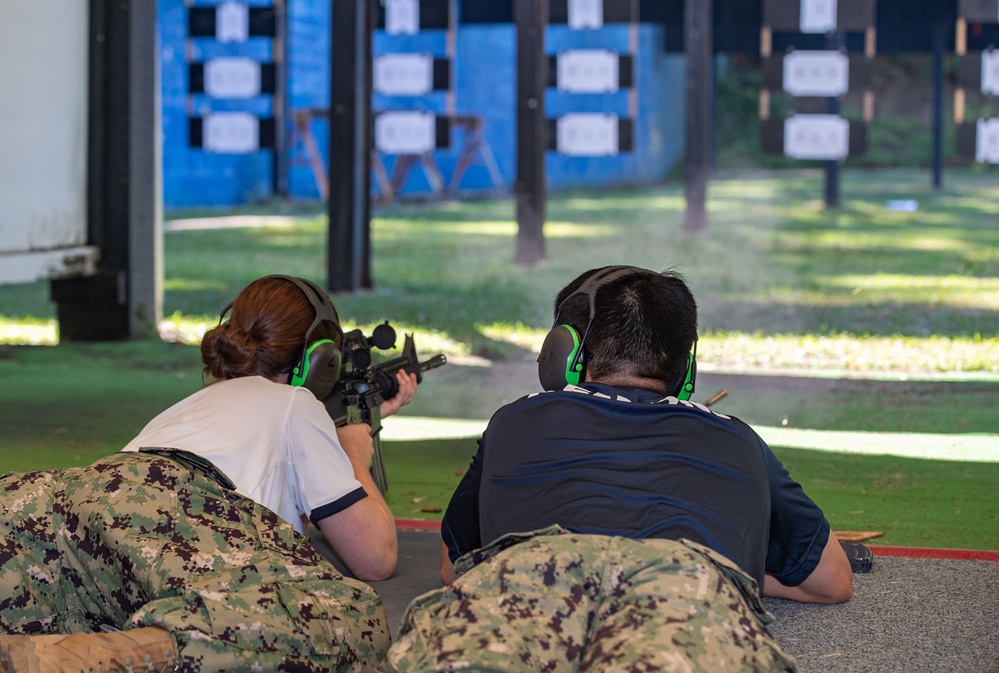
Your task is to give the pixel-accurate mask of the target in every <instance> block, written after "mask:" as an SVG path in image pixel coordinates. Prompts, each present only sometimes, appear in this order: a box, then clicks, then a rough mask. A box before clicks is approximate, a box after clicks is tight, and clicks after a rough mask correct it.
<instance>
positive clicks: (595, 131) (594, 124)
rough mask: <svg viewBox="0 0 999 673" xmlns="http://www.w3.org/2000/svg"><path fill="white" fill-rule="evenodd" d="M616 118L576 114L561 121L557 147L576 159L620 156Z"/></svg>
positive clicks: (586, 113) (562, 118) (606, 115)
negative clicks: (618, 154)
mask: <svg viewBox="0 0 999 673" xmlns="http://www.w3.org/2000/svg"><path fill="white" fill-rule="evenodd" d="M617 130H618V117H617V115H610V114H601V113H595V112H576V113H572V114H567V115H564V116H562V117H559V118H558V121H557V122H556V125H555V134H556V139H555V147H556V149H557V150H558V151H559V152H560V153H562V154H567V155H569V156H577V157H599V156H612V155H615V154H617V153H618V132H617Z"/></svg>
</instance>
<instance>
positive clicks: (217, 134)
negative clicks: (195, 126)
mask: <svg viewBox="0 0 999 673" xmlns="http://www.w3.org/2000/svg"><path fill="white" fill-rule="evenodd" d="M201 133H202V136H201V147H202V148H203V149H204V150H205V151H206V152H218V153H226V154H247V153H249V152H256V151H257V150H258V149H260V121H259V120H258V119H257V118H256V117H255V116H253V115H252V114H250V113H249V112H216V113H214V114H210V115H208V116H207V117H205V118H204V119H203V120H202V122H201Z"/></svg>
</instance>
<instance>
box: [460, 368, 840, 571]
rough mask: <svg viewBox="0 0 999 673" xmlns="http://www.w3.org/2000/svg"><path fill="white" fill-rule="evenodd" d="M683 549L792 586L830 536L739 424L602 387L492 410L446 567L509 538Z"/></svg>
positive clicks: (700, 409)
mask: <svg viewBox="0 0 999 673" xmlns="http://www.w3.org/2000/svg"><path fill="white" fill-rule="evenodd" d="M551 524H559V525H561V526H563V527H564V528H566V529H568V530H570V531H573V532H577V533H592V534H602V535H621V536H625V537H630V538H668V539H680V538H688V539H691V540H694V541H696V542H700V543H702V544H704V545H706V546H708V547H710V548H712V549H714V550H715V551H717V552H719V553H721V554H723V555H725V556H726V557H728V558H729V559H731V560H733V561H735V562H736V563H738V564H739V566H740V567H742V568H743V569H744V570H745V571H746V572H747V573H749V574H750V575H752V576H753V577H755V578H756V580H757V581H758V582H760V583H761V586H762V582H763V574H764V571H766V572H770V573H772V574H774V575H775V576H776V577H777V578H778V579H779V580H781V581H782V582H784V583H785V584H791V585H793V584H798V583H800V582H801V581H802V580H804V579H805V578H806V577H807V576H808V575H809V574H810V573H811V572H812V570H813V569H814V568H815V566H816V565H817V564H818V562H819V558H820V557H821V555H822V549H823V548H824V546H825V543H826V539H827V537H828V535H829V524H828V522H827V521H826V519H825V517H824V515H823V514H822V511H821V510H820V509H819V508H818V506H816V505H815V503H814V502H813V501H812V500H811V499H810V498H808V496H806V495H805V493H804V491H803V490H802V489H801V486H800V485H799V484H798V483H797V482H795V481H794V480H793V479H791V477H790V475H788V473H787V470H785V469H784V466H783V465H781V463H780V461H779V460H778V459H777V457H776V456H775V455H774V454H773V452H772V451H771V450H770V448H769V447H768V446H767V445H766V443H765V442H764V441H763V440H762V439H761V438H760V437H759V435H757V434H756V433H755V432H754V431H753V430H752V429H751V428H750V427H749V426H748V425H746V424H745V423H743V422H742V421H740V420H739V419H737V418H734V417H731V416H725V415H723V414H719V413H716V412H713V411H711V410H709V409H707V408H706V407H704V406H703V405H698V404H695V403H692V402H681V401H678V400H677V399H676V398H674V397H667V398H663V397H662V396H660V395H657V394H656V393H653V392H649V391H645V390H640V389H634V388H629V389H622V388H614V387H611V386H606V385H603V384H586V385H585V386H584V387H569V388H567V389H566V390H564V391H554V392H545V393H537V394H534V395H529V396H527V397H524V398H521V399H520V400H517V401H516V402H513V403H511V404H508V405H506V406H504V407H502V408H501V409H500V410H499V411H497V412H496V414H494V415H493V417H492V419H491V420H490V421H489V425H488V426H487V428H486V431H485V433H484V434H483V436H482V437H481V438H480V439H479V450H478V452H477V453H476V454H475V456H474V458H473V459H472V464H471V466H470V467H469V469H468V471H467V472H466V473H465V475H464V476H463V478H462V480H461V482H460V483H459V485H458V488H457V489H456V490H455V492H454V495H453V496H452V498H451V502H450V503H449V505H448V508H447V512H446V513H445V515H444V520H443V521H442V524H441V534H442V536H443V539H444V542H445V543H446V544H447V547H448V551H449V555H450V557H451V559H452V560H454V559H456V558H457V557H458V556H460V555H461V554H464V553H466V552H468V551H471V550H472V549H475V548H477V547H480V546H482V545H484V544H488V543H489V542H491V541H493V540H495V539H496V538H497V537H499V536H501V535H503V534H505V533H510V532H523V531H530V530H536V529H539V528H543V527H545V526H548V525H551Z"/></svg>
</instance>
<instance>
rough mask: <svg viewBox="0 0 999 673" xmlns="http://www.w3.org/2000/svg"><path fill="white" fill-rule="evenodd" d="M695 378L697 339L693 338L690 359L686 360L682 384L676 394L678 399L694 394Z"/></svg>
mask: <svg viewBox="0 0 999 673" xmlns="http://www.w3.org/2000/svg"><path fill="white" fill-rule="evenodd" d="M695 378H697V340H696V339H695V340H694V349H693V350H692V351H690V359H689V360H687V371H686V373H684V375H683V385H681V386H680V392H678V393H677V394H676V399H678V400H689V399H690V396H691V395H693V394H694V379H695Z"/></svg>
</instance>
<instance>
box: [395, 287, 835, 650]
mask: <svg viewBox="0 0 999 673" xmlns="http://www.w3.org/2000/svg"><path fill="white" fill-rule="evenodd" d="M696 342H697V305H696V302H695V300H694V297H693V296H692V294H691V293H690V290H689V289H688V288H687V285H686V284H685V282H684V280H683V278H682V277H681V276H680V275H679V274H678V273H675V272H672V271H666V272H662V273H657V272H654V271H650V270H646V269H640V268H636V267H604V268H600V269H594V270H590V271H587V272H585V273H583V274H581V275H580V276H579V277H578V278H576V279H575V280H573V281H572V282H571V283H569V285H567V286H566V287H565V288H564V289H563V290H562V291H561V292H560V293H559V295H558V297H557V298H556V300H555V321H554V324H553V326H552V330H551V331H550V332H549V334H548V336H547V337H546V339H545V342H544V344H543V346H542V349H541V354H540V356H539V358H538V371H539V377H540V379H541V383H542V387H543V388H544V392H540V393H535V394H532V395H528V396H526V397H524V398H521V399H519V400H517V401H515V402H513V403H511V404H508V405H506V406H504V407H503V408H501V409H500V410H499V411H497V412H496V414H495V415H494V416H493V417H492V419H491V420H490V421H489V424H488V426H487V428H486V431H485V433H484V434H483V436H482V437H481V439H480V440H479V447H478V452H477V453H476V454H475V456H474V458H473V460H472V463H471V466H470V467H469V469H468V471H467V472H466V473H465V475H464V476H463V478H462V480H461V482H460V484H459V485H458V488H457V489H456V491H455V493H454V494H453V496H452V498H451V502H450V503H449V505H448V508H447V512H446V514H445V516H444V519H443V521H442V525H441V533H442V538H443V547H442V554H441V579H442V581H443V583H444V584H445V585H450V584H451V583H452V582H454V591H453V592H451V593H449V589H448V588H446V589H444V590H442V592H443V593H442V594H441V597H440V599H439V600H430V601H428V603H427V604H426V605H424V606H423V609H421V610H411V611H410V615H409V617H408V620H407V623H406V624H404V626H403V634H402V635H403V638H402V639H401V640H400V643H399V644H398V645H397V646H395V647H394V648H393V650H394V654H393V653H390V659H391V660H393V661H394V662H396V665H397V666H399V665H400V663H402V664H407V666H405V667H402V666H400V667H399V670H436V669H434V668H433V666H430V667H429V668H428V667H426V666H424V667H420V666H415V667H414V666H409V664H411V663H412V661H413V660H414V659H420V660H421V661H436V662H438V663H439V662H440V661H442V660H449V661H450V659H451V658H454V657H457V659H455V661H458V660H460V661H473V662H477V663H480V664H482V665H488V666H496V665H499V666H501V667H500V668H499V669H497V670H521V669H520V668H517V667H516V666H509V665H508V664H507V662H509V660H510V659H511V658H520V659H521V660H526V658H531V660H530V664H527V663H524V664H523V670H531V669H530V666H541V667H542V668H543V669H544V670H549V669H551V670H558V667H559V665H560V663H559V662H556V661H554V660H552V659H550V658H545V659H541V660H539V659H537V658H536V657H537V656H538V655H537V653H536V651H537V649H538V645H539V644H538V640H537V639H538V637H539V635H538V634H539V633H548V632H549V631H552V632H553V633H555V634H559V635H558V638H557V639H556V640H555V641H553V642H548V641H545V642H543V643H541V645H540V647H541V650H543V651H544V652H546V653H549V654H551V653H556V654H555V655H552V656H555V658H556V659H559V661H560V662H561V661H562V660H565V661H566V662H569V664H570V665H572V666H575V665H576V664H578V663H580V662H577V661H574V659H573V657H574V656H575V654H576V648H577V647H579V648H581V650H580V652H585V653H588V654H580V655H579V656H581V657H584V658H585V657H586V656H592V657H595V658H594V659H593V660H592V661H589V660H587V661H582V668H587V666H589V667H590V668H592V670H604V669H609V668H613V667H614V666H616V665H619V664H620V663H621V660H622V658H623V660H624V661H625V663H626V664H627V665H628V666H630V667H631V668H629V670H631V669H634V670H667V669H668V670H672V669H669V668H668V666H667V663H668V662H667V661H666V660H667V659H669V658H670V657H673V656H683V657H685V658H686V659H685V661H686V664H684V666H687V665H689V666H691V667H693V670H700V669H704V670H728V669H727V668H726V667H725V666H724V665H722V664H720V663H719V662H720V661H730V662H731V663H732V666H733V668H734V669H735V670H794V669H793V667H794V664H793V661H792V660H791V659H790V657H787V655H786V654H784V653H783V652H782V651H780V649H779V646H778V645H777V644H776V642H775V641H773V639H772V637H771V636H770V635H769V632H768V631H767V630H766V627H765V624H766V623H767V620H768V618H769V616H768V615H766V613H765V611H763V610H762V608H761V607H760V604H759V596H760V594H761V593H762V595H765V596H772V597H778V598H787V599H793V600H799V601H808V602H818V603H838V602H843V601H846V600H848V599H849V597H850V596H851V594H852V571H851V568H850V564H849V561H848V559H847V558H846V555H845V554H844V552H843V549H842V547H841V546H840V544H839V542H838V541H837V540H836V538H835V536H834V535H833V534H832V533H831V531H830V527H829V524H828V522H827V521H826V518H825V516H824V515H823V513H822V511H821V510H820V509H819V507H818V506H816V504H815V503H814V502H813V501H812V500H811V499H810V498H809V497H808V496H807V495H806V494H805V493H804V491H803V490H802V488H801V486H800V485H799V484H798V483H797V482H795V481H794V480H793V479H792V478H791V477H790V475H789V474H788V473H787V471H786V470H785V469H784V467H783V465H781V463H780V461H779V460H778V459H777V457H776V456H775V455H774V454H773V452H772V451H771V450H770V448H769V447H768V446H767V445H766V443H765V442H764V441H763V440H762V439H761V438H760V437H759V436H758V435H757V434H756V433H755V432H754V431H753V430H752V429H751V428H750V427H749V426H748V425H747V424H745V423H744V422H742V421H740V420H738V419H736V418H733V417H730V416H726V415H723V414H719V413H716V412H713V411H711V410H710V409H708V408H707V407H705V406H704V405H700V404H696V403H693V402H691V401H690V400H689V398H690V394H691V393H692V392H693V388H694V381H695V376H696V358H695V354H696ZM459 559H460V560H459ZM455 561H457V562H458V563H457V570H458V575H457V579H456V574H455V565H454V563H455ZM716 571H717V573H720V574H712V573H716ZM514 578H516V580H514ZM692 578H696V580H695V579H692ZM707 587H712V588H711V589H710V590H709V589H708V588H707ZM761 589H762V591H761ZM716 591H717V593H716ZM545 596H548V597H549V598H550V599H546V598H544V597H545ZM556 596H559V597H565V596H569V597H572V601H573V602H572V610H570V613H571V614H572V615H575V617H574V619H576V620H577V621H578V620H579V619H582V620H583V621H584V622H585V624H582V625H580V626H579V629H580V630H579V633H580V634H582V635H578V636H572V635H566V634H571V633H572V628H571V627H567V626H566V624H567V623H571V624H575V621H573V620H571V619H569V617H567V616H564V615H561V614H560V611H563V610H564V609H565V606H564V601H565V600H567V599H565V598H557V597H556ZM733 596H735V598H733ZM578 597H585V598H580V600H581V601H582V604H577V603H576V602H575V601H576V598H578ZM695 598H696V600H694V599H695ZM584 604H585V607H586V611H585V612H584V611H583V609H582V608H583V607H584ZM678 605H679V606H684V607H682V608H677V606H678ZM608 606H610V607H608ZM705 606H707V607H705ZM670 609H677V612H676V613H675V614H674V613H671V612H669V610H670ZM701 610H704V611H705V612H704V613H703V614H702V612H700V611H701ZM454 611H456V612H454ZM452 612H454V614H453V615H452V614H451V613H452ZM605 613H607V614H610V615H612V616H613V617H605V616H604V615H605ZM553 614H554V615H558V616H557V617H552V615H553ZM581 614H585V615H588V616H586V617H585V618H583V617H579V615H581ZM525 615H530V618H528V617H526V616H525ZM449 616H463V618H464V620H465V621H468V622H471V623H472V624H474V625H476V626H470V625H469V624H466V625H464V626H461V627H458V626H455V625H454V623H453V621H449V620H448V619H447V617H449ZM730 619H731V620H732V621H731V623H729V622H728V621H727V620H730ZM521 620H523V623H521ZM594 620H596V623H594ZM605 620H606V626H605V627H604V628H603V629H602V630H601V628H600V625H601V624H604V623H605ZM541 624H545V625H546V627H541V628H539V625H541ZM724 624H729V625H728V626H725V625H724ZM650 625H654V626H650ZM705 625H710V626H705ZM720 625H721V626H720ZM746 625H751V626H750V627H749V630H748V631H746V630H745V629H746V628H747V626H746ZM470 628H471V629H473V630H472V631H471V632H470V631H469V629H470ZM664 629H673V630H672V631H669V630H664ZM676 629H679V631H677V630H676ZM678 634H679V635H678ZM612 636H613V637H612ZM475 637H479V638H481V639H483V640H481V641H480V642H486V641H487V640H488V641H490V642H493V641H495V642H497V643H502V645H497V648H498V651H500V652H502V654H497V655H496V657H495V658H493V659H489V656H491V655H489V654H488V653H486V652H483V651H482V648H476V647H475V646H474V645H472V643H474V642H475V641H474V638H475ZM614 638H616V639H617V640H614ZM580 641H582V642H580ZM669 641H672V642H673V644H674V645H675V648H672V649H671V648H670V647H669V645H668V642H669ZM418 642H419V643H423V644H426V643H433V644H434V645H432V646H429V647H423V646H417V645H416V643H418ZM664 642H665V643H666V644H664ZM664 647H665V649H664ZM487 649H488V648H487ZM625 651H627V652H628V653H629V654H624V652H625ZM454 652H457V653H458V654H450V653H454ZM611 652H616V654H611ZM546 656H547V655H546ZM483 657H485V659H483ZM497 662H499V663H497ZM747 662H751V663H752V666H751V667H750V668H749V669H741V668H739V667H740V666H744V665H746V664H747ZM452 663H453V662H452ZM435 665H437V664H435ZM663 667H665V668H663ZM542 668H535V669H534V670H542ZM681 668H683V666H681ZM490 670H493V669H490ZM685 670H686V669H685Z"/></svg>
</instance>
